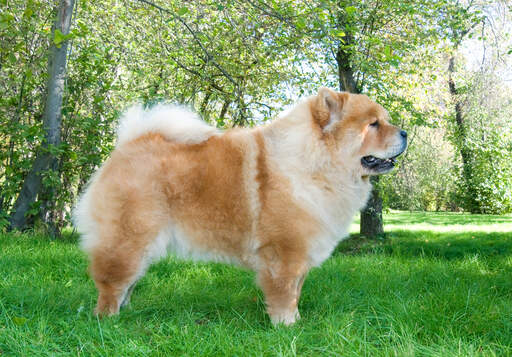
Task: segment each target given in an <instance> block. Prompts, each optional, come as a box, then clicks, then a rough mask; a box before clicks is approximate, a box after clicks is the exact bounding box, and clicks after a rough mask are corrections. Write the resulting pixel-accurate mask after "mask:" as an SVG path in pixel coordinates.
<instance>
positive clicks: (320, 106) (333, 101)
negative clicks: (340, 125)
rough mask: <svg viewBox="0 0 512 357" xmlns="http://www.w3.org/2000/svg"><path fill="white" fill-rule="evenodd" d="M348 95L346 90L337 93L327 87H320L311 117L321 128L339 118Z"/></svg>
mask: <svg viewBox="0 0 512 357" xmlns="http://www.w3.org/2000/svg"><path fill="white" fill-rule="evenodd" d="M348 96H349V94H348V93H347V92H341V93H338V92H335V91H333V90H331V89H329V88H326V87H320V89H319V90H318V95H317V102H316V106H315V109H314V110H313V117H314V118H315V120H316V121H317V123H318V125H320V127H321V128H322V129H325V128H326V127H328V126H329V125H330V124H333V123H335V122H337V121H339V120H341V118H342V112H343V107H344V106H345V104H346V102H347V101H348Z"/></svg>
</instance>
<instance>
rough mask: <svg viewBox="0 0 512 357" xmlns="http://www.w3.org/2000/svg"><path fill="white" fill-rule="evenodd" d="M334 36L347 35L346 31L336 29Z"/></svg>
mask: <svg viewBox="0 0 512 357" xmlns="http://www.w3.org/2000/svg"><path fill="white" fill-rule="evenodd" d="M334 36H336V37H345V32H343V31H340V30H334Z"/></svg>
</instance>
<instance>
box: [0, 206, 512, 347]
mask: <svg viewBox="0 0 512 357" xmlns="http://www.w3.org/2000/svg"><path fill="white" fill-rule="evenodd" d="M385 221H386V223H387V225H386V228H387V230H388V231H389V234H388V239H382V240H379V241H368V240H363V239H352V240H348V241H345V242H343V243H342V244H340V246H339V247H338V248H337V250H336V253H335V254H334V256H333V257H332V258H330V259H329V260H328V261H326V262H325V263H324V265H323V266H322V267H320V268H317V269H314V270H313V271H312V272H311V273H310V275H309V276H308V279H307V280H306V282H305V284H304V288H303V295H302V300H301V303H300V310H301V314H302V320H300V321H299V322H298V323H297V324H296V325H295V326H293V327H290V328H285V327H279V328H274V327H272V325H271V324H270V321H269V319H268V317H267V316H266V315H265V313H264V304H263V299H262V294H261V292H260V291H259V290H258V289H257V288H256V287H255V285H254V284H253V280H254V276H253V274H252V273H250V272H247V271H244V270H240V269H237V268H234V267H230V266H224V265H220V264H193V263H186V262H180V261H176V260H173V259H167V260H164V261H162V262H160V263H158V264H157V265H155V266H153V267H152V268H151V269H150V271H149V272H148V274H147V275H146V277H145V278H144V279H142V280H141V281H140V283H139V285H138V286H137V288H136V289H135V291H134V294H133V296H132V305H131V306H130V307H129V308H127V309H125V310H123V311H122V312H121V314H120V315H119V316H118V317H113V318H106V319H103V320H97V319H96V318H95V317H94V316H93V315H92V309H93V307H94V303H95V298H96V292H95V289H94V285H93V283H92V281H91V280H90V279H89V278H88V276H87V273H86V269H87V268H86V265H87V264H86V258H85V256H84V255H83V253H81V252H80V251H79V250H78V249H77V246H76V243H75V242H74V241H73V240H71V239H70V240H68V241H49V240H48V239H47V238H46V237H44V236H38V235H28V234H23V235H22V234H4V235H2V236H1V238H0V355H2V356H3V355H6V356H7V355H16V356H28V355H44V356H46V355H51V356H58V355H94V356H113V355H116V356H129V355H131V356H144V355H149V356H154V355H165V356H171V355H190V356H199V355H201V356H202V355H215V356H219V355H230V356H248V355H266V356H275V355H286V356H290V355H308V356H313V355H342V356H388V355H389V356H395V355H398V356H471V355H484V356H495V355H496V356H498V355H499V356H503V355H512V233H511V231H512V217H511V216H484V215H462V214H447V213H422V212H418V213H409V212H392V213H390V214H388V215H386V217H385Z"/></svg>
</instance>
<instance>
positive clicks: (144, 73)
mask: <svg viewBox="0 0 512 357" xmlns="http://www.w3.org/2000/svg"><path fill="white" fill-rule="evenodd" d="M0 4H1V5H2V6H1V8H0V66H1V67H0V88H2V95H1V96H0V124H1V125H0V162H1V163H2V164H1V165H0V188H1V190H0V226H3V227H5V226H6V225H7V222H8V221H7V218H8V216H9V215H10V214H11V213H12V209H13V204H14V202H15V200H16V198H17V195H18V193H19V190H20V187H21V185H22V183H23V180H24V178H25V177H26V175H27V172H28V171H29V170H30V168H31V166H32V163H33V161H34V153H35V152H36V150H37V148H38V147H40V146H41V143H42V140H43V138H44V132H43V127H42V121H41V117H42V113H43V111H44V102H45V95H46V83H47V81H48V49H49V47H50V45H52V44H55V45H58V43H59V42H61V41H65V40H68V41H70V46H69V52H68V68H67V79H66V90H65V97H64V104H63V109H62V110H63V120H62V123H63V124H62V132H61V138H62V144H61V145H59V146H58V147H52V148H50V150H54V152H55V154H56V155H57V157H58V169H57V170H55V171H46V172H45V173H44V180H43V183H44V185H45V186H46V187H53V188H54V189H53V190H51V191H49V193H47V194H45V193H44V192H43V193H42V194H40V195H39V196H38V199H37V200H36V202H35V203H34V204H33V205H32V208H31V210H30V211H29V212H28V215H29V220H30V222H31V224H32V225H35V226H36V227H37V225H38V222H40V220H39V218H40V217H41V215H42V214H44V213H45V212H48V211H49V210H50V211H52V212H54V215H55V217H56V224H57V225H58V226H59V227H64V226H66V225H67V224H68V223H69V220H70V212H71V208H72V206H73V204H74V202H75V200H76V197H77V195H78V194H79V192H80V191H81V190H82V189H83V187H84V185H85V184H86V182H87V180H88V179H89V177H90V175H91V174H92V173H93V172H94V170H95V169H96V168H97V167H98V166H99V165H100V164H101V162H102V161H103V160H104V159H105V158H106V157H107V156H108V154H109V153H110V151H111V150H112V149H113V145H114V141H115V127H116V122H117V118H118V117H119V115H120V113H121V112H122V111H123V110H125V109H126V108H127V107H128V106H129V105H131V104H133V103H137V102H142V103H144V104H145V105H148V106H149V105H152V104H154V103H156V102H160V101H168V102H173V103H182V104H184V105H186V106H189V107H192V108H194V109H195V110H196V111H198V112H199V113H200V114H201V116H202V117H203V118H204V119H205V120H207V121H209V122H211V123H212V124H214V125H216V126H218V127H222V128H229V127H232V126H236V125H244V126H252V125H256V124H259V123H261V122H264V121H266V120H270V119H272V118H273V117H275V116H276V115H277V114H278V113H279V112H280V111H281V110H283V109H285V108H287V107H288V106H289V105H291V103H293V102H294V101H296V100H297V99H298V98H300V97H303V96H306V95H311V94H314V93H316V90H317V88H318V87H319V86H321V85H327V86H331V87H333V88H337V87H338V85H339V83H338V82H339V80H340V78H341V77H340V75H339V74H340V73H339V71H341V70H343V68H341V67H340V66H339V64H340V61H339V57H336V56H337V54H339V53H345V54H348V55H350V56H349V57H347V58H350V61H349V63H348V66H349V69H350V70H351V71H353V74H354V78H355V80H356V82H357V85H358V86H359V87H360V88H361V89H362V90H363V91H364V92H365V93H367V94H368V95H370V96H371V97H372V98H374V99H375V100H377V101H379V102H380V103H382V104H383V105H384V106H385V107H386V108H388V109H389V112H390V114H391V117H392V119H393V121H394V122H395V123H396V124H399V125H401V126H402V127H403V128H404V129H406V130H407V131H408V132H409V137H410V146H409V149H408V151H407V153H406V155H405V157H404V159H403V160H401V164H400V167H399V168H398V170H396V171H395V172H394V173H393V174H392V175H388V176H386V177H384V178H383V179H382V180H381V182H380V183H379V190H380V192H381V194H382V195H383V197H384V200H385V205H386V206H387V207H390V208H396V209H409V210H449V211H470V212H483V213H506V212H511V211H512V164H511V160H510V158H511V157H512V135H511V132H512V130H511V129H512V123H511V120H512V119H511V118H512V99H511V98H512V89H511V84H510V83H511V82H510V72H507V70H506V68H508V66H509V64H510V52H511V48H512V46H511V41H510V35H509V34H510V31H509V30H510V28H511V26H510V23H511V22H510V17H511V12H510V4H508V3H507V2H485V1H480V2H476V1H471V2H463V1H462V2H461V1H451V0H442V1H419V0H418V1H416V0H415V1H411V2H404V3H400V2H395V1H387V0H386V1H385V0H372V1H365V2H360V1H341V2H339V1H338V2H335V1H327V0H319V1H315V2H309V1H301V0H287V1H285V0H281V1H278V0H272V1H259V0H252V1H236V0H230V1H223V2H219V1H212V0H201V1H196V2H193V3H192V2H181V1H176V0H173V1H165V2H163V1H160V2H155V3H154V4H153V5H156V6H157V7H155V6H153V5H151V4H148V2H147V1H128V0H106V1H83V0H82V1H81V0H79V1H77V2H76V5H75V9H74V15H73V24H72V31H71V33H70V35H68V36H66V37H65V38H63V37H62V36H61V35H59V34H58V33H57V34H56V33H55V32H54V31H53V30H52V23H53V21H54V16H55V2H53V1H49V0H47V1H45V0H29V1H21V0H12V1H11V0H0ZM162 9H163V10H162ZM481 48H483V49H484V50H483V52H482V50H481ZM468 49H469V50H468ZM472 49H473V50H472ZM450 58H454V59H456V62H454V63H456V66H455V68H454V70H453V72H450V71H449V69H448V64H449V59H450ZM475 63H476V65H475ZM451 78H453V80H454V82H455V83H456V85H457V92H456V94H455V95H453V93H450V91H449V86H448V82H449V80H450V79H451ZM455 103H460V107H461V108H462V114H463V117H464V123H463V126H460V125H458V124H457V123H456V120H455V114H456V113H455V109H454V105H455ZM461 128H463V129H461ZM461 150H466V152H468V153H469V154H468V155H469V156H468V157H469V160H468V162H467V163H463V161H462V160H461V154H460V153H461ZM464 165H466V170H464V167H463V166H464ZM468 167H469V168H470V170H469V171H468V170H467V168H468ZM467 172H469V174H467ZM49 202H51V204H49Z"/></svg>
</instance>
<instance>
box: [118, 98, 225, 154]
mask: <svg viewBox="0 0 512 357" xmlns="http://www.w3.org/2000/svg"><path fill="white" fill-rule="evenodd" d="M147 133H158V134H161V135H163V136H164V137H165V138H166V139H167V140H170V141H176V142H180V143H184V144H197V143H200V142H203V141H205V140H207V139H208V138H210V137H211V136H213V135H216V134H218V133H219V131H218V130H217V129H216V128H215V127H213V126H210V125H208V124H207V123H206V122H204V121H203V120H201V119H200V118H199V116H198V115H197V114H195V113H193V112H191V111H189V110H188V109H185V108H183V107H179V106H173V105H168V104H158V105H156V106H154V107H153V108H151V109H149V110H144V108H143V107H142V105H135V106H133V107H131V108H129V109H128V110H127V111H126V112H125V113H124V115H123V116H122V117H121V120H120V123H119V127H118V130H117V146H120V145H123V144H124V143H127V142H129V141H131V140H134V139H136V138H138V137H140V136H142V135H144V134H147Z"/></svg>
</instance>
